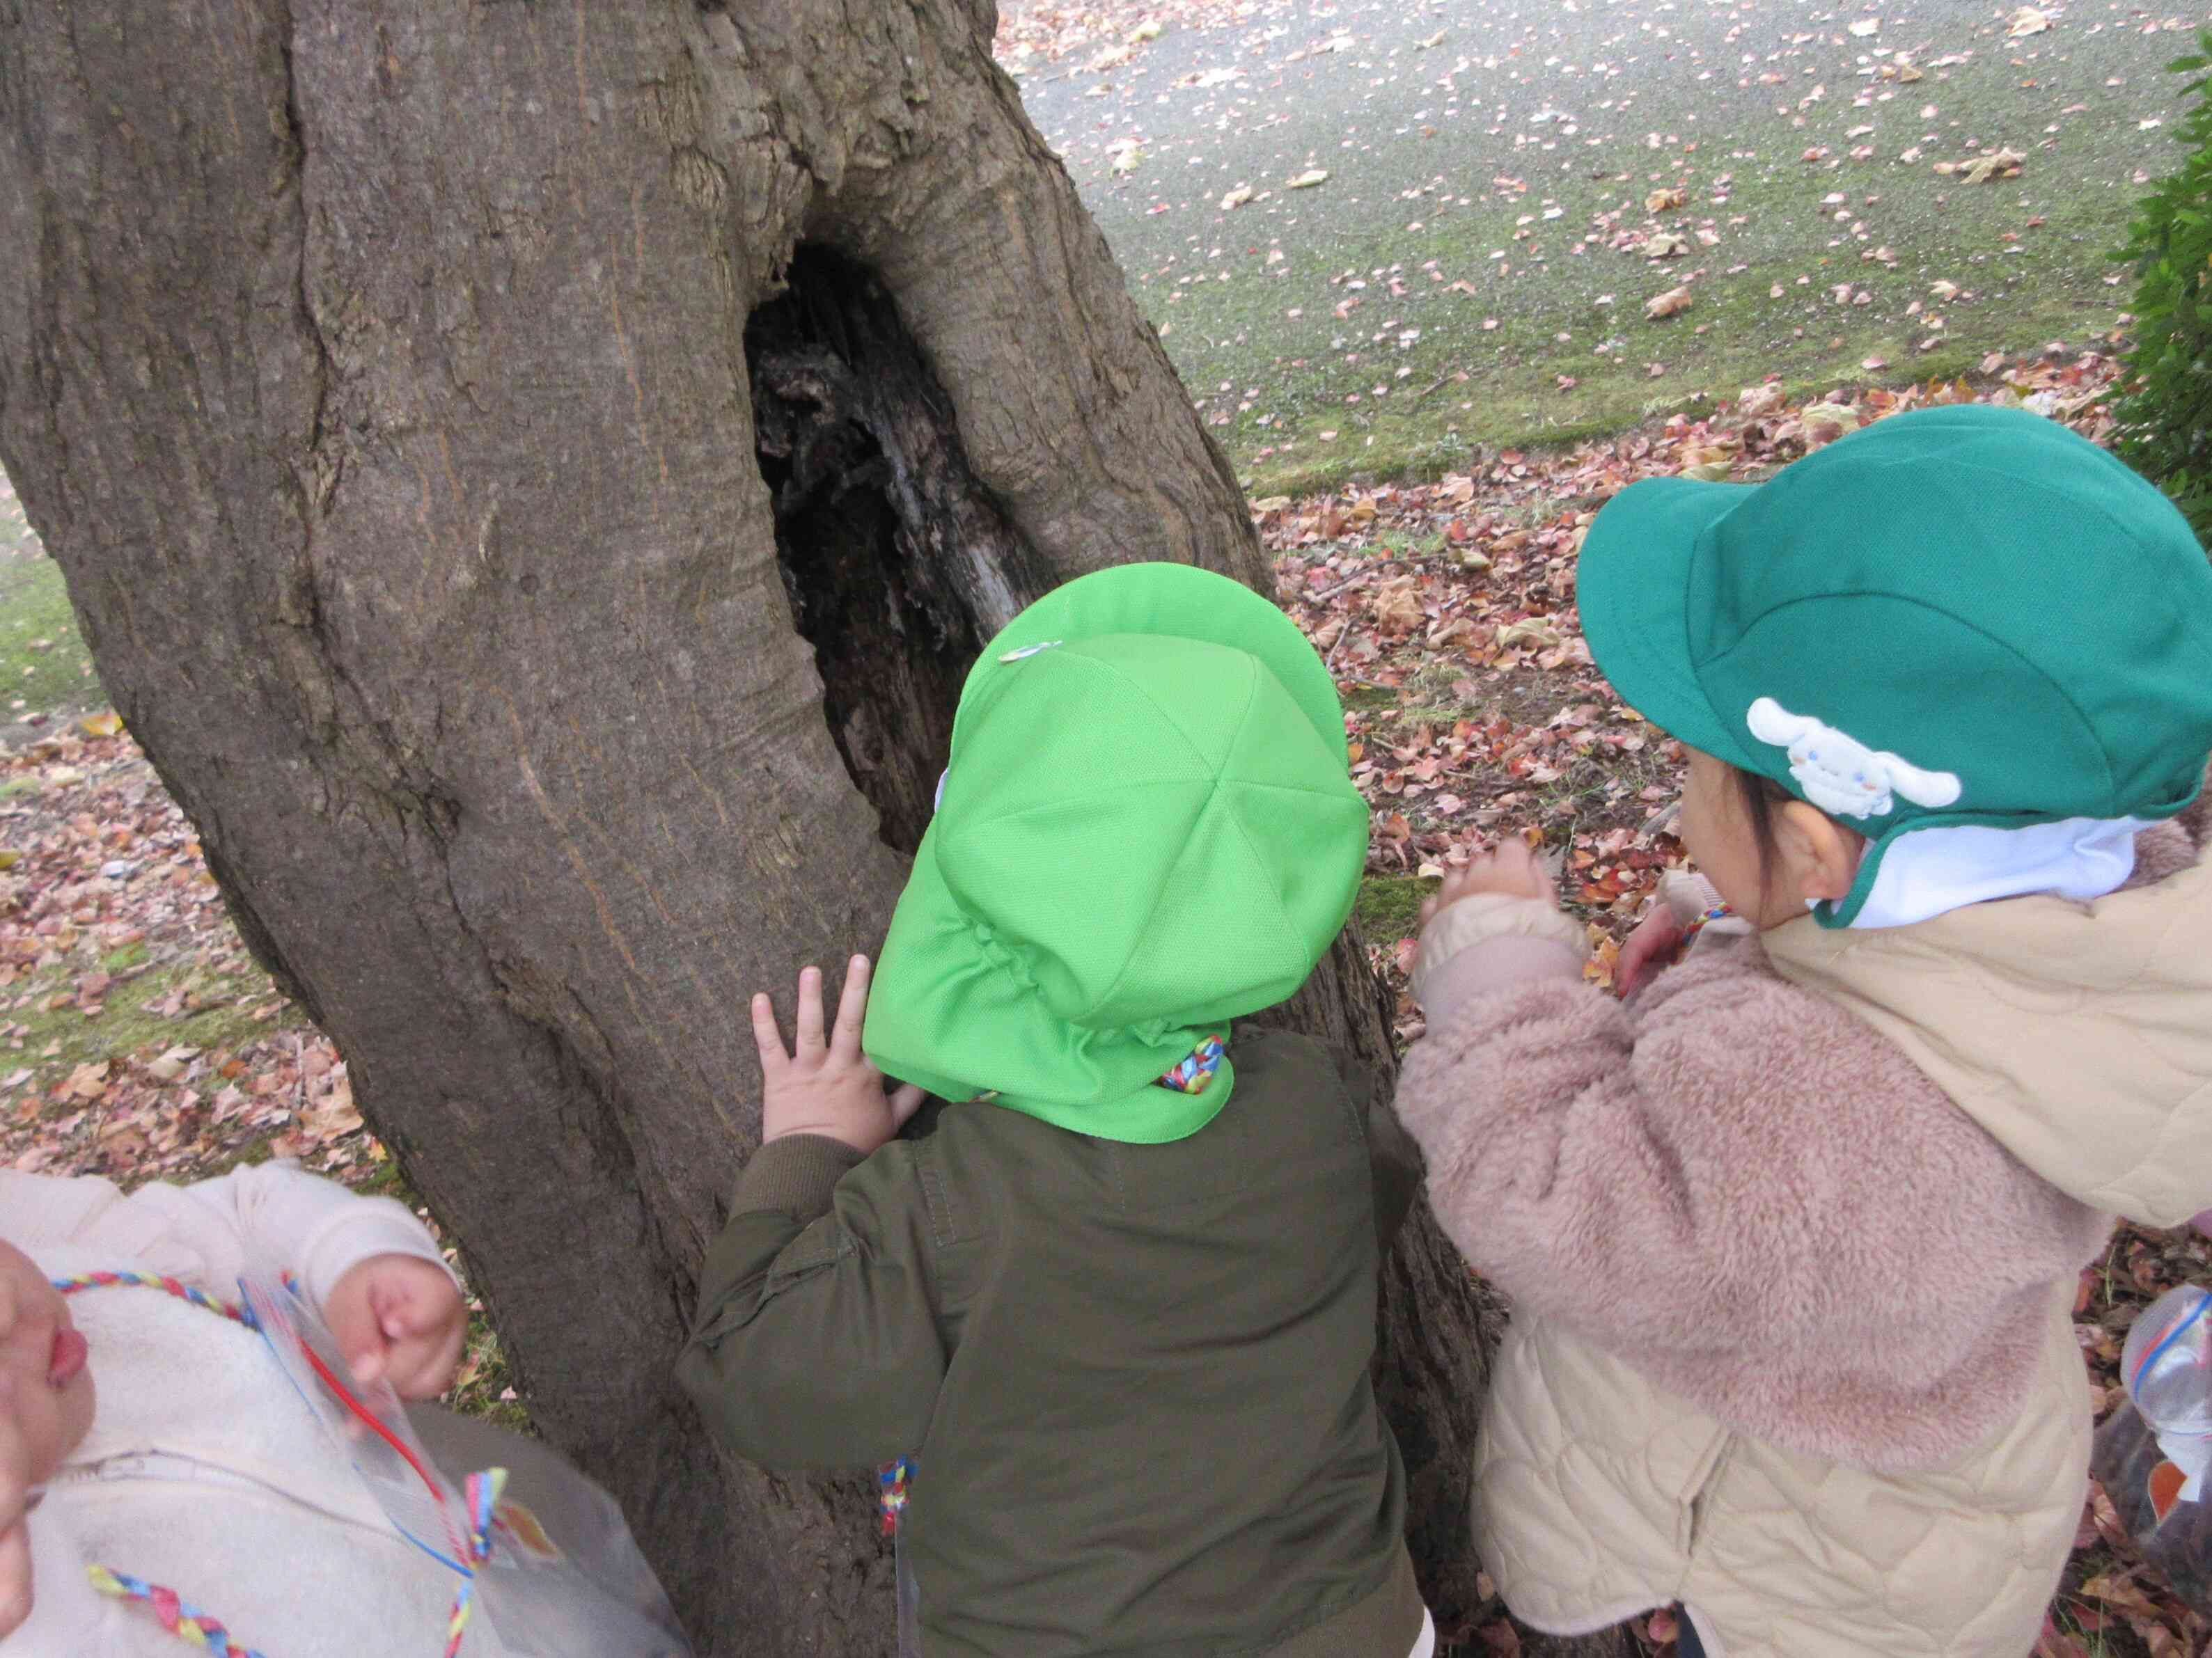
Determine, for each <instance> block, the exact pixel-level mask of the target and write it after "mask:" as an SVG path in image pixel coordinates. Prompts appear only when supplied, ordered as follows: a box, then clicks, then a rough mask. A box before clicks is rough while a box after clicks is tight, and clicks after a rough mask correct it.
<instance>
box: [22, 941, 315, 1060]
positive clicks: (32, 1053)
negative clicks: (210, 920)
mask: <svg viewBox="0 0 2212 1658" xmlns="http://www.w3.org/2000/svg"><path fill="white" fill-rule="evenodd" d="M143 960H144V946H143V945H137V944H133V945H131V946H128V947H127V948H125V949H124V950H118V951H115V952H113V953H112V955H111V956H110V957H108V958H107V964H106V971H107V972H108V973H109V974H110V975H114V982H113V983H112V984H111V985H110V986H109V987H108V989H107V992H106V995H105V997H104V998H103V999H102V1001H103V1006H104V1011H102V1012H101V1013H100V1017H97V1018H87V1017H85V1015H84V1012H83V1011H82V1009H81V1008H79V1007H78V1006H77V1005H76V1000H75V991H76V971H75V969H72V968H69V967H63V968H56V969H46V971H44V972H41V973H40V974H37V975H33V977H31V978H30V979H27V980H26V981H22V983H21V985H20V986H18V987H13V988H14V994H15V997H16V998H18V999H23V1000H22V1005H21V1006H19V1007H17V1008H15V1009H14V1010H13V1011H12V1013H11V1014H10V1016H9V1018H10V1023H8V1024H7V1025H5V1026H4V1028H0V1041H4V1046H5V1048H7V1049H8V1050H12V1051H13V1052H15V1053H18V1054H21V1055H23V1056H24V1059H25V1060H36V1061H37V1062H38V1063H39V1064H40V1066H42V1067H48V1066H51V1067H57V1068H60V1067H70V1066H78V1065H82V1064H88V1063H90V1062H92V1061H94V1060H123V1059H126V1058H130V1057H132V1056H135V1055H137V1054H146V1053H149V1052H159V1051H160V1050H161V1049H163V1048H175V1047H179V1046H182V1047H187V1048H204V1049H207V1048H235V1047H241V1046H243V1045H244V1044H246V1043H247V1042H252V1041H253V1040H255V1039H256V1038H257V1037H260V1036H263V1035H267V1034H268V1033H269V1031H270V1029H271V1028H272V1027H271V1026H270V1025H269V1024H268V1023H264V1022H262V1021H258V1020H256V1019H254V1018H253V1017H252V1015H251V1014H250V1013H249V1012H248V1011H246V1009H244V1008H242V1007H240V1006H237V1005H235V1001H236V999H237V998H238V997H239V996H240V994H241V993H244V992H246V990H248V989H249V988H250V987H249V986H248V985H247V983H246V981H243V980H232V979H225V978H222V977H220V976H217V975H212V974H210V973H207V972H205V971H204V970H202V969H197V968H194V967H190V966H183V965H172V966H167V967H145V966H143ZM123 975H132V976H123ZM180 988H181V989H185V990H188V991H190V992H191V993H193V994H195V995H196V996H197V997H198V998H199V999H201V1000H203V1001H204V1002H205V1003H206V1004H207V1005H206V1006H205V1007H204V1008H202V1009H200V1010H199V1011H197V1012H193V1013H190V1014H187V1015H186V1016H185V1017H182V1018H170V1017H167V1016H166V1015H163V1014H161V1013H157V1012H155V1011H153V1004H155V1003H156V1002H158V1001H160V1000H161V999H163V998H164V997H166V996H167V995H168V994H169V993H172V992H173V991H175V990H178V989H180ZM26 998H27V999H26Z"/></svg>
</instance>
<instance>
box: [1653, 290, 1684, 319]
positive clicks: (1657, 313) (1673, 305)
mask: <svg viewBox="0 0 2212 1658" xmlns="http://www.w3.org/2000/svg"><path fill="white" fill-rule="evenodd" d="M1689 308H1690V290H1689V289H1688V288H1686V287H1684V288H1668V290H1667V291H1666V292H1665V293H1664V294H1655V295H1652V296H1651V297H1650V299H1648V300H1646V301H1644V315H1645V316H1647V317H1671V316H1673V315H1674V313H1676V312H1678V311H1687V310H1688V309H1689Z"/></svg>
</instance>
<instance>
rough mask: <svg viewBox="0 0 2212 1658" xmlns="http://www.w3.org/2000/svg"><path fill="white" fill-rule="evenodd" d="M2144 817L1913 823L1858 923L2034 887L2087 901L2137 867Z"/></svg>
mask: <svg viewBox="0 0 2212 1658" xmlns="http://www.w3.org/2000/svg"><path fill="white" fill-rule="evenodd" d="M2153 821H2154V820H2152V819H2149V818H2144V817H2069V818H2066V819H2064V820H2063V821H2062V822H2060V823H2033V824H2030V825H2029V826H2028V827H2027V828H2026V829H1990V828H1986V827H1983V826H1980V825H1954V826H1951V827H1948V828H1941V829H1908V830H1906V831H1905V833H1904V834H1902V835H1899V836H1898V837H1897V838H1896V839H1895V840H1894V841H1891V842H1890V843H1889V844H1888V846H1887V847H1882V848H1880V849H1879V851H1880V856H1881V866H1880V867H1879V868H1878V869H1876V871H1875V878H1874V885H1873V887H1872V888H1871V889H1870V890H1869V892H1868V893H1867V896H1866V902H1864V903H1863V904H1862V905H1861V906H1860V907H1859V912H1858V914H1857V915H1855V916H1853V917H1852V918H1851V920H1850V922H1849V925H1850V926H1853V927H1884V926H1911V925H1912V924H1913V923H1914V922H1915V921H1925V920H1932V919H1933V918H1935V917H1936V916H1938V915H1942V914H1945V913H1946V912H1947V911H1950V910H1954V909H1963V908H1965V907H1966V905H1968V904H1982V903H1987V902H1990V900H1992V899H1996V898H2019V897H2024V896H2027V895H2028V894H2031V893H2049V894H2051V895H2052V896H2056V897H2060V898H2070V899H2073V900H2075V902H2087V901H2088V900H2089V899H2092V898H2101V897H2103V896H2105V895H2106V893H2109V892H2115V891H2118V890H2119V889H2120V888H2121V887H2123V886H2124V885H2126V884H2127V880H2128V878H2129V877H2130V875H2132V874H2134V873H2135V868H2136V832H2137V831H2138V830H2141V829H2148V828H2149V827H2150V826H2151V823H2152V822H2153Z"/></svg>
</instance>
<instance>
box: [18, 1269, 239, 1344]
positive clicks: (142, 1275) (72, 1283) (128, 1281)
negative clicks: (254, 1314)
mask: <svg viewBox="0 0 2212 1658" xmlns="http://www.w3.org/2000/svg"><path fill="white" fill-rule="evenodd" d="M48 1281H49V1282H50V1283H52V1285H53V1286H54V1288H55V1289H57V1290H58V1291H61V1292H62V1293H63V1294H64V1295H65V1296H73V1295H75V1294H76V1293H77V1291H80V1290H110V1289H116V1288H129V1289H138V1290H159V1291H161V1292H162V1293H163V1294H164V1295H171V1296H174V1297H176V1298H177V1299H178V1300H179V1301H188V1302H190V1303H191V1304H192V1305H193V1306H195V1307H200V1308H204V1309H206V1310H207V1311H209V1312H210V1313H220V1314H222V1316H223V1317H225V1318H227V1319H229V1320H232V1321H234V1322H235V1323H239V1324H243V1325H245V1326H246V1328H248V1329H249V1330H250V1329H252V1327H253V1321H252V1318H251V1317H249V1316H248V1315H247V1314H246V1309H244V1308H243V1307H240V1305H239V1304H238V1303H236V1302H234V1301H219V1300H217V1299H216V1297H213V1296H211V1295H210V1294H209V1293H208V1292H207V1291H204V1290H197V1289H194V1288H193V1287H192V1286H191V1284H183V1283H179V1281H178V1280H177V1279H175V1278H168V1277H166V1276H163V1275H161V1274H157V1273H154V1272H79V1273H77V1274H76V1277H74V1278H52V1279H49V1280H48Z"/></svg>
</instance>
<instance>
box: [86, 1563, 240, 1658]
mask: <svg viewBox="0 0 2212 1658" xmlns="http://www.w3.org/2000/svg"><path fill="white" fill-rule="evenodd" d="M84 1573H85V1576H87V1577H88V1578H89V1579H90V1580H91V1582H92V1586H93V1588H95V1589H97V1590H99V1591H100V1594H106V1595H112V1597H114V1598H115V1599H116V1600H137V1601H142V1602H143V1603H144V1604H145V1605H146V1606H149V1607H151V1608H152V1609H153V1612H154V1616H155V1617H156V1618H158V1619H161V1627H162V1628H163V1629H165V1630H167V1631H169V1633H170V1634H172V1635H173V1636H175V1637H177V1638H178V1639H179V1640H180V1641H189V1642H190V1643H191V1644H192V1645H194V1646H196V1647H197V1648H199V1649H201V1650H202V1651H203V1652H210V1653H214V1654H215V1655H216V1658H262V1655H261V1654H259V1653H258V1652H256V1651H255V1650H254V1649H252V1648H251V1647H243V1646H240V1645H239V1643H237V1642H235V1641H234V1640H232V1639H231V1638H230V1631H228V1630H227V1629H225V1628H224V1627H223V1626H222V1623H221V1621H220V1620H218V1619H215V1618H213V1617H210V1615H209V1614H208V1613H206V1612H202V1611H201V1610H200V1609H199V1608H198V1607H197V1606H193V1605H192V1604H191V1602H190V1601H188V1600H185V1599H183V1598H182V1597H181V1596H179V1594H178V1593H177V1592H176V1590H174V1589H166V1588H162V1587H161V1585H160V1584H159V1583H149V1582H146V1580H145V1579H143V1577H131V1576H125V1574H124V1573H122V1572H117V1571H110V1570H108V1569H107V1568H106V1566H87V1567H86V1568H85V1569H84Z"/></svg>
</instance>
